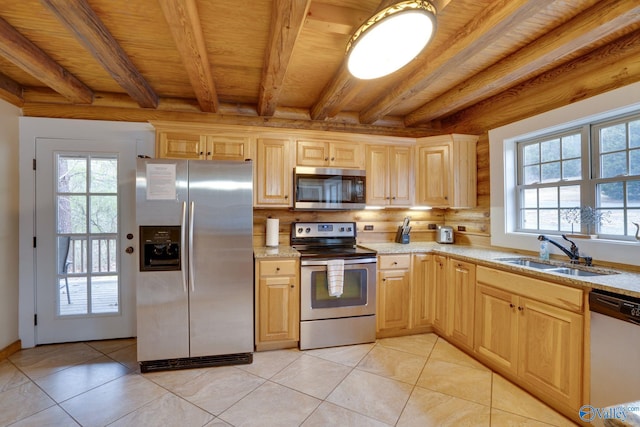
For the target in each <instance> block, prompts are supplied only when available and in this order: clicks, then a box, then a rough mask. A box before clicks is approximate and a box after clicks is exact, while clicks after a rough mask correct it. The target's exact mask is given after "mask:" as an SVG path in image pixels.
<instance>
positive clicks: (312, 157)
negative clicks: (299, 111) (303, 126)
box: [296, 139, 364, 169]
mask: <svg viewBox="0 0 640 427" xmlns="http://www.w3.org/2000/svg"><path fill="white" fill-rule="evenodd" d="M363 152H364V147H363V144H361V143H358V142H354V143H350V142H341V141H335V142H328V141H320V140H311V139H299V140H298V141H297V143H296V165H297V166H315V167H332V168H353V169H362V168H363V167H364V156H363Z"/></svg>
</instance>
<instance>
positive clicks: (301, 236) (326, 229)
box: [291, 222, 376, 259]
mask: <svg viewBox="0 0 640 427" xmlns="http://www.w3.org/2000/svg"><path fill="white" fill-rule="evenodd" d="M291 246H292V247H293V248H295V249H296V250H298V252H300V256H301V257H303V258H318V259H322V258H325V259H330V258H365V257H372V256H373V257H375V256H376V252H375V251H372V250H370V249H365V248H362V247H358V246H357V245H356V223H355V222H298V223H292V224H291Z"/></svg>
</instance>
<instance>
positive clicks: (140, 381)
mask: <svg viewBox="0 0 640 427" xmlns="http://www.w3.org/2000/svg"><path fill="white" fill-rule="evenodd" d="M166 393H167V391H166V390H165V389H163V388H162V387H160V386H158V385H156V384H154V383H153V382H151V381H149V380H147V379H145V378H143V377H142V376H141V375H138V374H129V375H125V376H124V377H120V378H117V379H115V380H113V381H111V382H109V383H107V384H104V385H102V386H100V387H97V388H94V389H93V390H90V391H88V392H86V393H84V394H81V395H80V396H76V397H74V398H72V399H69V400H67V401H65V402H63V403H61V404H60V406H62V408H63V409H64V410H65V411H67V412H68V413H69V414H70V415H71V416H72V417H73V418H74V419H75V420H77V421H78V422H79V423H80V424H82V425H83V426H105V425H107V424H109V423H111V422H113V421H116V420H117V419H119V418H121V417H123V416H125V415H126V414H128V413H129V412H132V411H135V410H136V409H138V408H140V407H142V406H144V405H146V404H147V403H149V402H151V401H153V400H155V399H157V398H159V397H160V396H162V395H164V394H166Z"/></svg>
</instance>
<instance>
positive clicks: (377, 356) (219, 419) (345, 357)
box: [0, 334, 574, 427]
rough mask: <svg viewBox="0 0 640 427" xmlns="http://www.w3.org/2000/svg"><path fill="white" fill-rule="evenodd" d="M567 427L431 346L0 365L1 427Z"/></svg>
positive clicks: (104, 356) (38, 352) (118, 354)
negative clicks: (145, 364)
mask: <svg viewBox="0 0 640 427" xmlns="http://www.w3.org/2000/svg"><path fill="white" fill-rule="evenodd" d="M7 425H11V426H38V427H40V426H55V427H61V426H77V425H83V426H107V425H108V426H119V427H120V426H136V427H138V426H208V427H210V426H229V425H231V426H261V427H263V426H300V425H302V426H421V427H424V426H548V425H553V426H566V425H574V424H573V423H572V422H571V421H569V420H568V419H566V418H564V417H562V416H561V415H559V414H557V413H556V412H554V411H553V410H551V409H550V408H548V407H547V406H546V405H544V404H543V403H541V402H540V401H538V400H536V399H535V398H533V397H532V396H530V395H529V394H527V393H526V392H524V391H523V390H521V389H520V388H518V387H516V386H514V385H513V384H511V383H510V382H508V381H507V380H505V379H504V378H502V377H501V376H500V375H497V374H495V373H493V372H491V371H490V370H488V369H487V368H486V367H484V366H483V365H481V364H479V363H478V362H476V361H475V360H473V359H472V358H470V357H469V356H467V355H465V354H464V353H462V352H461V351H459V350H458V349H456V348H455V347H453V346H452V345H450V344H449V343H447V342H446V341H444V340H443V339H441V338H438V337H437V336H436V335H433V334H424V335H414V336H410V337H401V338H387V339H380V340H378V341H377V342H376V343H375V344H364V345H355V346H347V347H336V348H329V349H318V350H307V351H299V350H297V349H290V350H280V351H270V352H262V353H255V354H254V362H253V364H251V365H238V366H226V367H217V368H207V369H190V370H181V371H165V372H155V373H148V374H144V375H141V374H140V371H139V369H138V366H137V363H136V345H135V340H133V339H130V340H112V341H99V342H87V343H73V344H59V345H47V346H41V347H36V348H32V349H27V350H22V351H20V352H18V353H16V354H14V355H12V356H11V357H10V358H9V360H3V361H0V426H7Z"/></svg>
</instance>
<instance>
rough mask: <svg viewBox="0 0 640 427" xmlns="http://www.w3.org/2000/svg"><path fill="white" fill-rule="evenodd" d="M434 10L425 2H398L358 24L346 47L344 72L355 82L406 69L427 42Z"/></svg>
mask: <svg viewBox="0 0 640 427" xmlns="http://www.w3.org/2000/svg"><path fill="white" fill-rule="evenodd" d="M435 28H436V9H435V7H433V5H432V4H431V3H429V2H428V1H402V2H399V3H396V4H394V5H392V6H389V7H387V8H385V9H383V10H381V11H380V12H378V13H376V14H375V15H374V16H372V17H371V18H369V19H368V20H367V22H365V23H364V24H362V26H361V27H360V28H358V30H356V32H355V33H354V35H353V36H352V37H351V39H350V40H349V43H348V44H347V55H348V59H347V68H348V69H349V72H350V73H351V74H352V75H353V76H354V77H357V78H359V79H375V78H378V77H382V76H386V75H387V74H391V73H393V72H394V71H397V70H399V69H400V68H402V67H404V66H405V65H407V64H408V63H409V62H410V61H411V60H412V59H413V58H415V57H416V56H417V55H418V54H419V53H420V52H421V51H422V49H424V47H425V46H426V45H427V44H428V43H429V41H430V40H431V38H432V36H433V33H434V32H435Z"/></svg>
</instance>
